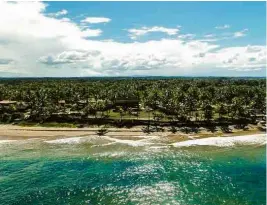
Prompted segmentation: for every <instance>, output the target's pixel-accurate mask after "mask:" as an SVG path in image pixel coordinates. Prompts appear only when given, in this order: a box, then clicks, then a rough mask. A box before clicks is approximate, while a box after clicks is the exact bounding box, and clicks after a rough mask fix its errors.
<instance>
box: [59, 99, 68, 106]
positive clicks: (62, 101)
mask: <svg viewBox="0 0 267 205" xmlns="http://www.w3.org/2000/svg"><path fill="white" fill-rule="evenodd" d="M58 104H59V105H61V106H64V105H65V104H66V101H65V100H59V101H58Z"/></svg>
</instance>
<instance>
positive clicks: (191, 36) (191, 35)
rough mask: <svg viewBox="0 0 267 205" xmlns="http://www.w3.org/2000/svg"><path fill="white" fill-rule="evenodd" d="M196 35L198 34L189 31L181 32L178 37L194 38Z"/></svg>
mask: <svg viewBox="0 0 267 205" xmlns="http://www.w3.org/2000/svg"><path fill="white" fill-rule="evenodd" d="M195 37H196V34H192V33H187V34H181V35H179V36H178V39H193V38H195Z"/></svg>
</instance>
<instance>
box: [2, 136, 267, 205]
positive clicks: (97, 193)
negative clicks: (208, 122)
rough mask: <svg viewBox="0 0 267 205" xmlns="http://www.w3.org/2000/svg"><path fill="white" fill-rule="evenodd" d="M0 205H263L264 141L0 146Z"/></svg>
mask: <svg viewBox="0 0 267 205" xmlns="http://www.w3.org/2000/svg"><path fill="white" fill-rule="evenodd" d="M0 204H1V205H15V204H18V205H39V204H40V205H41V204H49V205H51V204H56V205H57V204H60V205H61V204H62V205H63V204H70V205H84V204H88V205H98V204H99V205H100V204H101V205H122V204H125V205H137V204H138V205H139V204H140V205H150V204H151V205H154V204H155V205H176V204H177V205H222V204H225V205H265V204H266V145H265V136H264V135H253V136H244V137H239V138H238V137H230V138H229V137H220V138H210V139H203V140H190V141H188V142H186V143H185V142H176V143H173V142H172V143H170V142H168V141H162V140H160V139H159V138H158V137H157V136H154V137H153V136H152V137H149V138H146V137H144V138H142V139H141V138H140V139H137V140H133V139H127V140H124V139H118V138H116V139H115V138H113V137H108V136H103V137H98V136H88V137H73V138H67V139H66V138H64V139H50V140H47V139H44V138H34V139H28V140H27V139H26V140H25V139H24V140H2V141H0Z"/></svg>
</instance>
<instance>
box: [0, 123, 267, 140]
mask: <svg viewBox="0 0 267 205" xmlns="http://www.w3.org/2000/svg"><path fill="white" fill-rule="evenodd" d="M248 127H249V129H248V130H246V131H244V130H242V129H240V130H239V129H232V132H231V133H223V132H222V131H221V130H219V129H217V130H215V131H214V132H211V131H209V130H207V129H205V128H200V129H199V131H198V132H197V133H185V132H181V131H178V132H176V133H172V132H170V131H168V128H165V130H164V131H163V132H152V133H150V134H147V133H144V132H143V131H142V127H133V128H107V130H108V132H107V133H106V135H107V136H111V137H115V138H117V139H124V140H135V139H136V140H138V139H140V138H142V136H146V137H149V136H161V137H162V138H164V139H165V140H167V141H169V142H179V141H186V140H190V139H201V138H207V137H216V136H229V137H230V136H239V135H251V134H264V133H265V132H263V131H260V130H258V129H257V128H256V127H255V126H253V125H249V126H248ZM99 129H100V128H98V127H85V128H60V127H58V128H57V127H37V126H33V127H22V126H18V125H0V140H21V139H30V138H36V137H42V138H47V139H57V138H68V137H83V136H96V135H97V132H98V130H99Z"/></svg>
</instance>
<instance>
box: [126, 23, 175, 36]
mask: <svg viewBox="0 0 267 205" xmlns="http://www.w3.org/2000/svg"><path fill="white" fill-rule="evenodd" d="M128 32H129V36H130V38H131V39H136V38H137V37H139V36H143V35H146V34H148V33H152V32H161V33H165V34H167V35H169V36H173V35H176V34H177V33H178V32H179V28H178V27H177V28H166V27H162V26H153V27H145V26H144V27H142V28H140V29H135V28H132V29H128Z"/></svg>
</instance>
